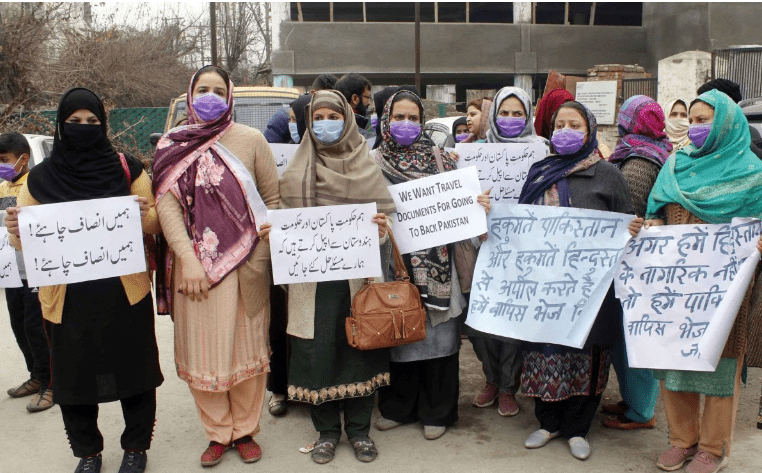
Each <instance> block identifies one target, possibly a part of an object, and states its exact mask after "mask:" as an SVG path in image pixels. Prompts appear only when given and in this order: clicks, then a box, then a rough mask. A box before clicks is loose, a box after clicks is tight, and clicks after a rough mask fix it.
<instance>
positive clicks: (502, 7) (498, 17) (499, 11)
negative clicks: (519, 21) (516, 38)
mask: <svg viewBox="0 0 762 473" xmlns="http://www.w3.org/2000/svg"><path fill="white" fill-rule="evenodd" d="M468 7H469V10H470V11H469V16H470V21H471V23H513V3H512V2H470V3H469V4H468ZM439 8H440V9H441V8H442V3H440V4H439ZM439 21H442V20H441V13H440V20H439Z"/></svg>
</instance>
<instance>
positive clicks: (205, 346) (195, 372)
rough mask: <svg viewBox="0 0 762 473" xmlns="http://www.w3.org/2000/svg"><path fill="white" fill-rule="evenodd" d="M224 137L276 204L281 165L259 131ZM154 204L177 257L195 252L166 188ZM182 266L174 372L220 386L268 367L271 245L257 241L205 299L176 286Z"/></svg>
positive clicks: (198, 383) (194, 384)
mask: <svg viewBox="0 0 762 473" xmlns="http://www.w3.org/2000/svg"><path fill="white" fill-rule="evenodd" d="M219 143H220V144H221V145H222V146H224V147H225V148H227V149H228V150H229V151H230V152H231V153H233V154H234V155H235V156H236V157H238V159H239V160H240V161H241V162H242V163H243V165H244V166H245V167H246V169H247V170H248V171H249V172H250V173H251V176H252V177H253V178H254V181H255V182H256V185H257V190H258V191H259V194H260V196H261V197H262V200H263V201H264V203H265V205H267V208H269V209H275V208H277V206H278V203H279V201H280V194H279V192H278V171H277V168H276V166H275V160H274V159H273V155H272V151H271V150H270V147H269V146H268V144H267V142H266V141H265V139H264V137H263V136H262V134H261V133H260V132H259V131H257V130H255V129H253V128H249V127H247V126H244V125H239V124H235V125H234V126H233V128H231V129H230V131H228V132H227V133H226V134H225V135H224V136H223V137H222V138H221V139H220V141H219ZM157 208H158V211H159V219H160V221H161V226H162V230H163V232H164V236H165V238H166V240H167V243H168V244H169V246H170V248H171V249H172V251H173V252H174V254H175V261H176V262H179V259H180V257H181V256H183V255H185V254H186V253H189V252H194V249H193V243H192V242H191V240H190V238H189V237H188V232H187V230H186V228H185V222H184V220H183V210H182V207H181V206H180V203H179V202H178V201H177V198H176V197H175V196H174V195H173V194H172V193H167V194H165V195H164V196H163V197H162V198H161V200H159V202H158V205H157ZM177 266H178V265H176V266H175V277H173V278H172V279H173V281H174V283H175V287H174V289H173V290H174V291H175V294H174V298H173V305H174V307H173V314H174V317H175V365H176V368H177V375H178V376H179V377H180V378H181V379H183V380H185V381H186V382H187V383H188V384H189V385H190V387H191V388H193V389H199V390H204V391H214V392H221V391H228V390H229V389H230V388H231V387H233V386H234V385H236V384H238V383H240V382H241V381H244V380H246V379H249V378H251V377H253V376H258V375H260V374H263V373H266V372H269V370H270V368H269V346H268V341H267V340H268V339H267V332H268V328H269V321H270V300H269V294H270V280H271V276H270V267H269V266H270V246H269V244H268V243H267V242H264V241H260V242H259V243H258V244H257V246H256V249H255V250H254V252H253V253H252V255H251V256H250V257H249V259H248V261H246V262H245V263H244V264H243V265H241V266H240V267H238V268H237V269H236V270H235V271H233V272H231V273H230V274H228V275H227V276H226V277H225V278H224V279H223V280H222V281H221V282H220V284H218V285H217V286H215V287H214V288H213V289H211V290H210V291H209V299H206V300H202V301H200V302H199V301H196V302H192V301H191V300H190V299H189V298H188V297H187V296H184V295H182V294H178V293H177V288H178V285H179V278H178V276H179V274H178V268H177Z"/></svg>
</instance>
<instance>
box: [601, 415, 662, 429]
mask: <svg viewBox="0 0 762 473" xmlns="http://www.w3.org/2000/svg"><path fill="white" fill-rule="evenodd" d="M655 425H656V417H655V416H654V417H651V420H649V421H648V422H635V421H634V420H630V419H628V418H627V417H625V416H623V415H619V416H616V417H609V418H608V419H606V420H604V421H603V426H604V427H608V428H609V429H617V430H636V429H653V428H654V426H655Z"/></svg>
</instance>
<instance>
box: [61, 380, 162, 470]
mask: <svg viewBox="0 0 762 473" xmlns="http://www.w3.org/2000/svg"><path fill="white" fill-rule="evenodd" d="M120 402H121V403H122V414H123V415H124V431H123V432H122V441H121V444H122V449H124V450H148V449H149V448H150V447H151V438H152V437H153V427H154V424H155V423H156V389H152V390H150V391H146V392H144V393H141V394H138V395H137V396H132V397H128V398H124V399H121V400H120ZM60 407H61V414H62V415H63V421H64V427H65V428H66V435H67V436H68V437H69V443H70V444H71V449H72V451H73V452H74V456H75V457H79V458H83V457H89V456H93V455H97V454H98V453H100V452H102V451H103V435H101V431H100V430H98V404H85V405H61V406H60Z"/></svg>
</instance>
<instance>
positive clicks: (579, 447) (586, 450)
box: [569, 437, 593, 460]
mask: <svg viewBox="0 0 762 473" xmlns="http://www.w3.org/2000/svg"><path fill="white" fill-rule="evenodd" d="M569 447H570V448H571V454H572V456H573V457H574V458H576V459H578V460H587V459H588V458H590V454H591V453H593V449H592V448H590V444H589V443H587V439H585V438H583V437H572V438H570V439H569Z"/></svg>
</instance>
